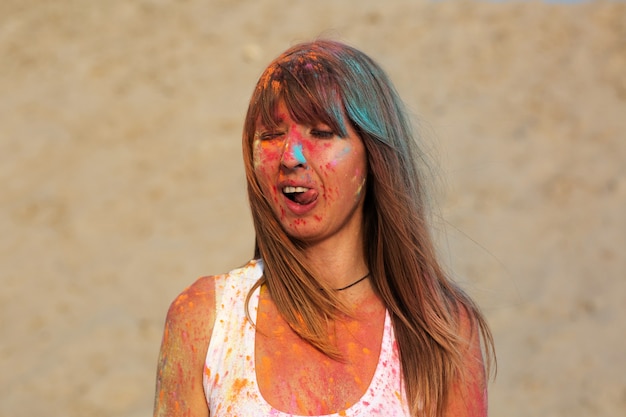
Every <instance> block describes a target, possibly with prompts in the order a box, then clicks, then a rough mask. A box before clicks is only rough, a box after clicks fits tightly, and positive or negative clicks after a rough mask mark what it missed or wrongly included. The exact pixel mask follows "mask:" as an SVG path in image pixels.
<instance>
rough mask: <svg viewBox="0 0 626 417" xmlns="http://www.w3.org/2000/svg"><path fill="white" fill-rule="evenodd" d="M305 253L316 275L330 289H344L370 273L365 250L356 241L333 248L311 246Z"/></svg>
mask: <svg viewBox="0 0 626 417" xmlns="http://www.w3.org/2000/svg"><path fill="white" fill-rule="evenodd" d="M305 253H306V257H307V260H308V261H309V264H310V265H311V268H312V270H313V271H312V272H313V273H314V275H315V276H316V277H318V278H319V279H320V280H323V281H324V282H325V283H326V284H327V285H328V286H329V287H330V288H334V289H340V288H344V287H346V286H348V285H350V284H353V283H355V282H356V281H357V280H359V279H361V278H363V276H365V275H366V274H368V272H369V269H368V265H367V262H365V256H364V253H363V248H362V247H361V245H360V244H357V242H356V241H355V242H353V243H352V244H343V245H332V246H330V245H323V244H320V245H311V246H309V247H307V249H306V250H305ZM364 279H365V278H364Z"/></svg>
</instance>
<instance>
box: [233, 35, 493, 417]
mask: <svg viewBox="0 0 626 417" xmlns="http://www.w3.org/2000/svg"><path fill="white" fill-rule="evenodd" d="M281 100H282V101H284V103H285V105H286V107H287V108H288V110H289V112H290V113H291V117H292V118H294V120H295V121H297V122H299V123H306V124H316V123H320V122H322V123H325V124H327V125H329V126H330V127H332V128H333V129H334V131H336V132H338V134H339V135H340V136H345V135H346V134H347V132H346V128H345V127H346V125H347V123H350V124H351V125H352V127H353V128H354V129H355V130H356V131H357V132H358V133H359V135H360V137H361V139H362V141H363V143H364V145H365V148H366V153H367V159H368V177H367V180H366V186H367V190H366V194H365V202H364V208H363V210H364V225H363V226H364V231H365V234H364V236H365V241H364V242H363V250H364V253H365V255H366V261H367V262H368V264H369V269H370V272H371V277H372V283H373V286H374V289H375V290H376V291H377V293H378V294H379V296H380V298H381V299H382V301H383V303H384V304H385V306H386V308H387V309H388V311H389V313H390V315H391V318H392V322H393V326H394V332H395V335H396V339H397V343H398V350H399V354H400V361H401V366H402V375H403V380H404V385H405V390H406V394H407V398H408V401H409V407H410V410H411V414H412V415H417V414H418V410H420V411H419V412H425V413H426V414H427V415H432V416H441V415H443V412H444V408H445V404H446V402H447V399H448V391H449V387H450V386H451V384H452V382H453V381H454V380H455V379H456V378H461V377H463V375H462V374H463V369H464V366H463V364H462V363H461V352H460V349H461V346H463V344H464V343H465V344H466V343H467V341H464V340H461V338H460V336H459V328H460V326H461V318H462V317H467V318H468V319H469V322H470V324H471V326H472V328H474V329H475V326H478V329H479V331H480V333H481V335H482V340H483V342H484V343H485V347H486V349H485V350H486V355H487V365H488V366H489V364H490V362H491V359H492V358H494V354H493V352H494V351H493V339H492V336H491V333H490V331H489V328H488V326H487V323H486V321H485V319H484V317H483V315H482V314H481V313H480V311H479V309H478V307H477V306H476V305H475V303H474V302H473V301H472V300H471V299H470V298H469V297H468V296H467V295H466V294H465V293H464V292H463V291H462V290H461V289H460V288H459V287H458V286H457V285H456V284H454V283H453V282H452V281H451V280H450V279H449V278H448V276H447V274H446V273H445V271H444V270H443V268H442V267H441V265H440V263H439V261H438V257H437V254H436V250H435V245H434V243H433V239H432V237H431V232H430V228H429V221H428V219H429V216H428V210H427V207H426V201H427V199H426V192H425V187H424V184H423V177H424V176H423V175H422V174H421V172H420V168H422V167H423V165H424V154H423V153H422V152H421V151H420V148H419V146H418V143H417V141H416V140H415V139H416V138H415V136H414V135H413V133H412V129H411V125H410V123H409V121H408V119H409V118H408V117H407V115H406V111H405V108H404V106H403V104H402V101H401V100H400V98H399V96H398V94H397V92H396V91H395V89H394V87H393V85H392V83H391V81H390V80H389V78H388V77H387V75H386V74H385V72H384V71H383V70H382V69H381V68H380V67H379V66H378V64H376V63H375V62H374V61H373V60H372V59H370V58H369V57H368V56H367V55H365V54H364V53H362V52H361V51H359V50H357V49H354V48H352V47H350V46H347V45H345V44H343V43H339V42H335V41H329V40H316V41H313V42H309V43H303V44H299V45H296V46H293V47H291V48H290V49H288V50H287V51H285V52H284V53H283V54H282V55H280V56H279V57H278V58H276V59H275V60H274V61H273V62H272V63H271V64H270V65H269V66H268V67H267V69H266V70H265V71H264V73H263V74H262V75H261V77H260V79H259V81H258V83H257V85H256V88H255V90H254V92H253V94H252V98H251V100H250V105H249V108H248V113H247V116H246V120H245V125H244V131H243V153H244V163H245V169H246V177H247V183H248V197H249V201H250V207H251V210H252V218H253V222H254V227H255V231H256V245H255V256H256V257H259V258H262V259H263V261H264V264H265V269H264V275H263V277H262V278H261V280H260V281H259V282H258V283H257V285H256V286H255V288H256V287H258V286H260V285H263V284H266V285H267V287H268V290H269V292H270V294H271V296H272V299H273V300H274V302H275V304H276V307H277V308H278V310H279V311H280V313H281V314H282V315H283V317H284V318H285V320H286V321H287V322H288V323H289V324H290V326H291V327H292V328H293V329H294V331H295V332H297V333H298V334H299V335H300V336H301V337H303V338H304V339H305V340H307V341H309V342H310V343H311V344H312V345H313V346H315V347H316V348H318V349H320V350H321V351H323V352H324V353H326V354H327V355H328V356H330V357H333V358H337V359H340V357H339V354H338V352H337V349H336V348H335V347H334V346H333V345H332V343H331V342H330V341H329V337H328V333H327V332H328V330H327V329H328V326H327V323H328V321H329V320H331V319H332V318H333V317H335V315H336V314H337V312H338V309H339V310H340V311H344V310H343V307H342V304H341V303H340V302H339V300H338V299H337V297H336V296H335V294H334V292H333V291H331V290H330V289H329V288H323V290H322V291H320V285H322V284H320V282H318V281H317V280H316V279H315V277H314V276H312V274H311V273H310V272H309V268H308V267H307V264H306V261H305V259H304V256H303V254H302V251H301V249H302V242H298V241H297V240H295V239H292V238H291V237H289V236H288V235H287V234H286V233H285V231H284V230H283V229H282V227H281V226H280V223H279V222H278V220H277V219H276V217H275V216H274V214H273V212H272V210H271V207H270V205H269V203H268V201H267V200H266V198H265V196H264V195H263V193H262V191H261V188H260V186H259V183H258V181H257V179H256V177H255V174H254V166H253V157H254V155H253V151H252V143H253V140H254V134H255V130H256V126H257V123H258V122H259V121H260V122H262V123H263V124H265V125H271V124H272V123H273V122H274V121H273V115H274V110H275V107H276V106H277V104H278V102H279V101H281ZM251 293H252V292H250V294H251ZM250 294H249V295H248V296H250Z"/></svg>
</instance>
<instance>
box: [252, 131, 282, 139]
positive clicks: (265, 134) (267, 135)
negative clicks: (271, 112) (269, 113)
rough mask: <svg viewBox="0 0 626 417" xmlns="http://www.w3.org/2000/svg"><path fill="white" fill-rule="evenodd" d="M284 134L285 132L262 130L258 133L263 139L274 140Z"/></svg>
mask: <svg viewBox="0 0 626 417" xmlns="http://www.w3.org/2000/svg"><path fill="white" fill-rule="evenodd" d="M282 135H284V133H283V132H260V133H257V136H258V137H259V139H261V140H272V139H276V138H279V137H281V136H282Z"/></svg>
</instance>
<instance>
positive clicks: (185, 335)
mask: <svg viewBox="0 0 626 417" xmlns="http://www.w3.org/2000/svg"><path fill="white" fill-rule="evenodd" d="M214 321H215V277H213V276H207V277H202V278H199V279H198V280H196V281H195V282H194V283H193V284H192V285H190V286H189V287H188V288H186V289H185V290H184V291H183V292H181V293H180V294H179V295H178V296H177V297H176V298H175V299H174V301H173V302H172V303H171V305H170V307H169V310H168V312H167V318H166V320H165V329H164V330H163V340H162V342H161V351H160V354H159V363H158V367H157V387H156V395H155V401H154V415H155V416H175V415H189V416H193V417H200V416H201V417H208V415H209V412H208V407H207V404H206V400H205V398H204V394H203V387H202V373H203V370H204V360H205V356H206V352H207V348H208V345H209V342H210V339H211V333H212V330H213V324H214Z"/></svg>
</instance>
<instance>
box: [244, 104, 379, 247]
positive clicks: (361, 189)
mask: <svg viewBox="0 0 626 417" xmlns="http://www.w3.org/2000/svg"><path fill="white" fill-rule="evenodd" d="M276 120H277V127H275V128H267V127H265V126H263V125H262V124H257V127H256V133H255V137H254V142H253V156H254V171H255V174H256V176H257V178H258V180H259V183H260V185H261V188H262V191H263V193H264V195H265V197H266V198H267V200H268V201H269V202H270V205H271V206H272V209H273V211H274V214H275V215H276V217H277V218H278V219H279V221H280V223H281V225H282V226H283V228H284V229H285V231H286V232H287V234H289V235H290V236H292V237H295V238H297V239H300V240H302V241H305V242H309V243H315V242H319V241H323V240H327V239H332V238H346V237H347V238H352V239H354V238H355V237H359V236H360V232H361V227H362V216H363V214H362V209H363V199H364V193H365V178H366V175H367V173H366V166H367V163H366V156H365V147H364V146H363V142H362V141H361V138H360V137H359V136H358V135H357V133H356V132H355V131H354V130H353V129H352V127H351V126H346V129H347V132H348V135H347V137H345V138H341V137H339V136H337V134H336V133H335V132H333V131H332V129H331V128H330V127H328V126H326V125H325V124H317V125H313V126H307V125H301V124H298V123H296V122H295V121H294V120H293V119H291V117H290V115H289V111H288V110H287V108H286V107H285V105H284V103H282V102H281V103H280V104H279V105H278V107H277V111H276Z"/></svg>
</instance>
